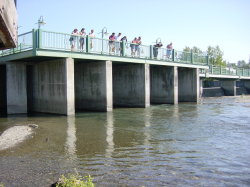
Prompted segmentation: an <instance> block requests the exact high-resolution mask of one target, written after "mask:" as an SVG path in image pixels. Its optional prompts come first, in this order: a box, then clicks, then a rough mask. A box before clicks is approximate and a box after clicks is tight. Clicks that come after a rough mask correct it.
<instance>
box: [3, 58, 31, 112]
mask: <svg viewBox="0 0 250 187" xmlns="http://www.w3.org/2000/svg"><path fill="white" fill-rule="evenodd" d="M6 73H7V76H6V77H7V113H8V114H22V113H27V92H26V65H25V64H24V63H11V62H8V63H7V65H6Z"/></svg>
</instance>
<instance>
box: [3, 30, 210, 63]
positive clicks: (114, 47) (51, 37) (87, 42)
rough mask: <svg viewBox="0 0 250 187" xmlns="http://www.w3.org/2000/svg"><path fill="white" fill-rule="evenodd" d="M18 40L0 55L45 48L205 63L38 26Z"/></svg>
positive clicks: (195, 56) (183, 54) (176, 53)
mask: <svg viewBox="0 0 250 187" xmlns="http://www.w3.org/2000/svg"><path fill="white" fill-rule="evenodd" d="M18 40H19V43H18V47H17V48H15V49H8V50H3V51H1V52H0V56H5V55H10V54H14V53H17V52H22V51H25V50H32V49H33V50H36V49H47V50H57V51H68V52H79V53H81V52H83V53H92V54H101V55H110V56H122V57H127V58H141V59H152V60H159V61H171V62H176V63H188V64H197V65H208V59H207V56H206V55H199V54H195V53H188V52H183V51H175V50H172V51H171V52H167V49H166V48H157V47H154V46H152V45H148V46H147V45H137V44H132V43H130V42H124V41H122V42H121V41H114V42H112V41H109V40H108V39H103V38H91V37H89V36H84V37H82V36H80V35H70V34H65V33H59V32H51V31H43V30H41V29H38V30H33V31H31V32H27V33H24V34H22V35H20V36H19V37H18Z"/></svg>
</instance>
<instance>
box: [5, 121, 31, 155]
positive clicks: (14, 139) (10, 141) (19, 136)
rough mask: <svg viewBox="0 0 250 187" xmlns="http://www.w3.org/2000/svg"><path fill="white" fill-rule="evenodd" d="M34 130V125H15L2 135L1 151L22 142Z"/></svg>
mask: <svg viewBox="0 0 250 187" xmlns="http://www.w3.org/2000/svg"><path fill="white" fill-rule="evenodd" d="M33 132H34V131H33V127H32V126H29V125H22V126H14V127H11V128H9V129H7V130H6V131H4V132H3V133H2V134H1V136H0V151H1V150H4V149H8V148H11V147H14V146H15V145H17V144H18V143H21V142H22V141H24V140H25V139H27V138H28V137H29V136H30V135H31V134H32V133H33Z"/></svg>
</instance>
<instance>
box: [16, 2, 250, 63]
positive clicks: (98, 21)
mask: <svg viewBox="0 0 250 187" xmlns="http://www.w3.org/2000/svg"><path fill="white" fill-rule="evenodd" d="M17 8H18V10H17V11H18V17H19V26H21V27H20V28H19V33H20V34H21V33H23V32H26V31H29V30H31V29H32V28H37V24H35V23H37V20H38V19H39V17H40V16H43V17H44V20H45V22H46V23H47V24H46V25H45V26H43V29H45V30H49V31H58V32H66V33H71V32H72V30H73V29H74V28H78V29H81V28H82V27H84V28H86V30H87V32H89V31H90V29H92V28H93V29H94V30H95V32H96V36H97V37H98V36H99V37H101V35H98V34H97V33H98V32H100V31H101V30H102V28H103V27H104V26H105V27H107V28H108V32H109V33H111V32H116V33H118V32H122V34H123V35H126V36H127V37H128V39H129V40H132V39H133V37H136V36H141V37H142V42H143V44H145V45H150V44H152V43H153V42H155V40H156V38H158V37H160V38H161V40H162V43H163V44H164V47H166V45H167V44H168V43H169V42H173V45H174V48H175V49H177V50H182V49H183V48H184V47H185V46H189V47H193V46H197V47H199V48H201V49H202V50H203V51H205V50H206V49H207V46H209V45H210V46H216V45H219V46H220V48H221V49H222V51H223V52H224V56H223V57H224V59H225V60H227V61H229V62H231V63H232V62H234V63H235V62H237V61H238V60H245V61H246V62H248V61H249V57H250V0H202V1H201V0H171V1H170V0H123V1H115V0H105V1H104V0H88V1H87V0H40V1H38V0H17Z"/></svg>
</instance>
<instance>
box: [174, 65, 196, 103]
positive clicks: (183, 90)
mask: <svg viewBox="0 0 250 187" xmlns="http://www.w3.org/2000/svg"><path fill="white" fill-rule="evenodd" d="M199 84H200V77H199V69H198V68H178V92H179V102H197V101H198V100H199V94H200V93H199V90H200V86H199Z"/></svg>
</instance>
